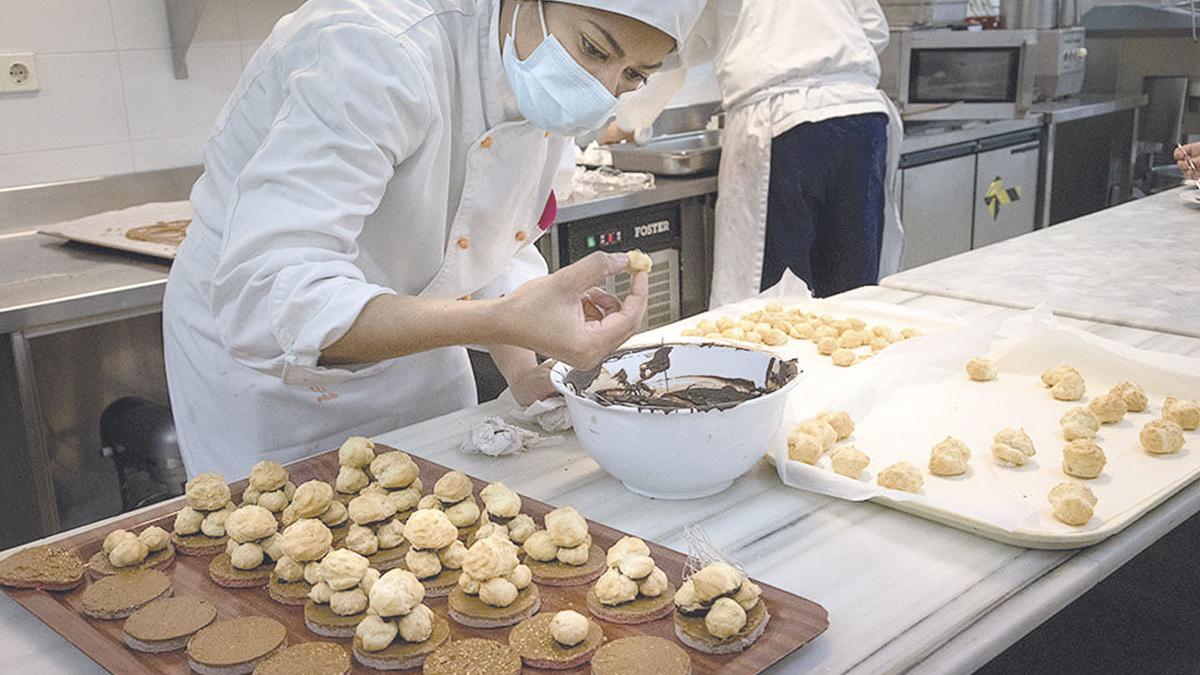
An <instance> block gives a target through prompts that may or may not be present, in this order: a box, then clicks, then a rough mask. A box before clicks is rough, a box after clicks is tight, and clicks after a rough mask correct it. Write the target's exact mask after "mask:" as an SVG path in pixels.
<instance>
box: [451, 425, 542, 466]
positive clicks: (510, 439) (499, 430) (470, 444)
mask: <svg viewBox="0 0 1200 675" xmlns="http://www.w3.org/2000/svg"><path fill="white" fill-rule="evenodd" d="M561 441H562V439H558V438H544V437H543V436H542V435H541V434H539V433H537V432H536V431H529V430H528V429H522V428H521V427H518V426H513V425H511V424H509V423H508V422H505V421H504V419H503V418H500V417H489V418H488V419H486V420H484V421H483V423H482V424H480V425H479V426H477V427H475V428H474V429H472V430H471V433H470V434H469V435H468V436H467V438H466V440H464V441H463V443H462V445H461V446H459V450H461V451H462V452H464V453H467V454H469V455H470V454H480V455H487V456H489V457H506V456H508V455H518V454H521V453H523V452H525V451H526V450H530V449H532V448H536V447H539V446H545V445H553V444H554V443H557V442H561Z"/></svg>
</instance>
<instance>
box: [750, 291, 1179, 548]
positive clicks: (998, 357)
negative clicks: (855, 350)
mask: <svg viewBox="0 0 1200 675" xmlns="http://www.w3.org/2000/svg"><path fill="white" fill-rule="evenodd" d="M976 356H986V357H988V358H991V359H993V360H994V361H995V362H996V364H997V367H998V368H999V371H1000V372H999V377H998V378H997V379H996V380H995V381H992V382H985V383H980V382H973V381H971V380H970V379H969V378H968V377H967V376H966V372H965V370H964V366H965V364H966V362H967V361H968V360H970V359H971V358H974V357H976ZM1061 363H1066V364H1071V365H1074V366H1075V367H1076V368H1078V369H1079V370H1080V371H1081V372H1082V373H1083V375H1084V378H1085V380H1086V382H1087V392H1086V394H1085V396H1084V399H1083V400H1082V401H1080V402H1075V403H1067V402H1062V401H1056V400H1055V399H1054V398H1053V397H1052V396H1051V395H1050V393H1049V390H1048V389H1046V388H1045V387H1043V385H1042V383H1041V380H1040V377H1039V376H1040V374H1041V373H1042V371H1044V370H1045V369H1047V368H1049V367H1051V366H1054V365H1058V364H1061ZM1122 380H1133V381H1135V382H1138V383H1139V384H1141V385H1142V386H1143V387H1144V388H1145V390H1146V393H1147V394H1148V395H1149V397H1150V407H1149V408H1148V410H1147V411H1146V412H1142V413H1130V414H1128V415H1126V418H1125V420H1124V421H1122V422H1121V423H1119V424H1116V425H1106V426H1104V427H1103V428H1102V429H1101V431H1100V433H1099V435H1098V436H1097V438H1096V442H1097V443H1099V444H1100V446H1101V447H1103V448H1104V450H1105V453H1106V455H1107V457H1108V465H1107V466H1106V467H1105V470H1104V473H1103V474H1102V475H1101V476H1100V477H1099V478H1097V479H1095V480H1090V481H1086V483H1087V485H1088V487H1090V488H1091V489H1092V491H1093V492H1095V494H1096V496H1097V497H1098V499H1099V502H1098V504H1097V505H1096V516H1095V517H1094V518H1093V519H1092V520H1091V522H1089V523H1088V524H1087V525H1085V526H1084V527H1082V528H1075V527H1070V526H1068V525H1065V524H1063V523H1060V522H1059V521H1058V520H1056V519H1055V518H1054V516H1053V512H1052V510H1051V508H1050V504H1049V503H1048V502H1047V500H1046V495H1047V493H1049V491H1050V489H1051V488H1052V487H1054V486H1055V485H1057V484H1058V483H1061V482H1064V481H1067V480H1074V479H1071V478H1070V477H1068V476H1066V475H1065V474H1064V473H1063V472H1062V470H1061V462H1062V449H1063V447H1064V446H1065V445H1066V441H1064V440H1063V438H1062V436H1061V431H1060V426H1059V423H1058V420H1059V418H1060V417H1061V416H1062V414H1063V413H1064V412H1066V411H1067V410H1068V409H1069V408H1072V407H1075V406H1078V405H1084V404H1086V403H1087V401H1088V400H1089V399H1090V398H1091V397H1092V396H1096V395H1099V394H1102V393H1105V392H1107V391H1108V390H1109V389H1110V388H1111V387H1112V386H1113V385H1115V384H1117V383H1118V382H1120V381H1122ZM1198 393H1200V360H1196V359H1191V358H1187V357H1181V356H1176V355H1172V354H1162V353H1157V352H1149V351H1144V350H1138V349H1134V348H1131V347H1127V346H1125V345H1121V344H1119V343H1115V342H1112V341H1109V340H1105V339H1103V338H1099V337H1096V336H1094V335H1092V334H1089V333H1086V332H1084V331H1080V330H1078V329H1075V328H1071V327H1069V326H1064V325H1061V324H1060V323H1058V322H1057V321H1056V320H1055V318H1054V317H1053V315H1051V314H1050V313H1049V312H1048V311H1046V310H1044V309H1038V310H1033V311H1030V312H1026V313H1023V314H1021V315H1018V316H1015V317H1011V318H1009V319H1007V320H1004V321H997V322H993V323H991V324H987V325H977V326H972V327H968V328H962V329H958V330H954V331H949V332H944V333H941V334H937V335H930V336H925V337H922V338H919V339H916V340H911V341H908V342H905V343H903V344H900V345H896V346H894V347H893V348H891V349H888V350H886V351H885V352H884V353H883V355H881V356H880V357H879V358H876V359H873V360H872V361H870V362H868V363H865V364H863V365H862V366H860V367H857V368H855V369H854V372H852V373H850V374H848V376H847V377H845V378H842V379H841V380H840V381H838V382H836V383H834V384H831V386H830V387H829V389H828V390H827V391H826V392H825V395H822V396H811V397H800V396H792V397H791V398H790V399H789V401H788V410H787V413H786V416H785V423H784V428H783V429H781V430H780V433H779V435H778V437H777V438H776V439H775V441H774V442H773V447H772V453H773V458H774V460H775V462H776V464H777V465H778V467H779V475H780V478H781V479H782V480H783V481H784V482H785V483H786V484H788V485H791V486H794V487H798V488H801V489H805V490H809V491H812V492H818V493H821V494H825V495H830V496H833V497H838V498H841V499H848V500H855V501H861V500H867V499H873V500H877V501H881V502H882V503H885V504H889V505H892V506H897V507H899V508H902V509H904V510H908V511H911V512H914V513H918V514H919V515H924V516H926V517H930V518H933V519H935V520H939V521H942V522H947V523H949V524H952V525H957V526H959V527H963V528H965V529H969V530H972V531H977V532H981V533H983V534H986V535H988V536H993V537H994V538H997V539H1001V540H1004V541H1009V542H1010V543H1017V544H1023V545H1029V546H1037V547H1044V548H1060V547H1062V548H1065V547H1070V546H1078V545H1087V544H1090V543H1095V542H1096V541H1099V540H1102V539H1103V538H1105V537H1107V536H1110V535H1111V534H1113V533H1115V532H1117V531H1119V530H1120V529H1121V528H1123V527H1124V526H1125V525H1127V524H1128V523H1129V522H1132V521H1133V520H1134V519H1136V518H1137V517H1138V516H1140V515H1142V514H1143V513H1145V511H1146V510H1148V509H1149V508H1151V507H1153V506H1154V505H1156V504H1157V503H1159V502H1160V501H1162V500H1163V499H1165V498H1166V497H1168V496H1170V494H1172V493H1173V492H1175V491H1176V490H1178V489H1179V488H1181V487H1183V486H1184V485H1186V484H1187V483H1189V482H1191V480H1193V479H1194V478H1195V477H1196V476H1197V475H1200V434H1197V433H1194V432H1188V433H1186V436H1187V440H1188V446H1185V448H1184V450H1183V452H1181V453H1180V454H1178V455H1172V456H1161V457H1159V456H1151V455H1148V454H1147V453H1145V452H1144V451H1143V450H1142V449H1141V448H1140V446H1139V444H1138V432H1139V431H1140V430H1141V427H1142V426H1143V425H1144V424H1145V423H1146V422H1148V421H1150V420H1151V419H1155V418H1157V417H1160V416H1161V413H1162V402H1163V399H1164V397H1165V396H1167V395H1169V394H1170V395H1174V396H1176V397H1184V398H1193V397H1195V396H1196V395H1197V394H1198ZM825 408H831V409H836V410H845V411H846V412H848V413H850V415H851V416H852V417H853V418H854V420H855V422H856V424H857V428H856V430H855V432H854V435H853V436H852V437H851V438H850V439H848V440H847V441H846V442H847V443H853V444H854V445H856V446H858V448H859V449H860V450H862V451H863V452H865V453H867V455H868V456H870V458H871V465H870V467H868V469H867V471H865V472H864V475H863V476H862V477H861V478H860V479H859V480H851V479H849V478H845V477H843V476H839V475H837V474H835V473H833V472H832V471H831V470H830V469H829V457H828V455H826V456H825V457H823V458H822V459H821V460H820V461H819V462H818V464H817V465H816V466H808V465H805V464H802V463H799V462H793V461H791V460H788V459H787V448H786V434H787V431H788V430H789V429H791V428H793V426H794V425H795V424H797V423H798V422H800V421H801V420H803V419H806V418H808V417H811V416H813V415H815V414H816V413H817V412H819V411H820V410H822V409H825ZM1007 427H1019V428H1024V429H1025V431H1026V432H1027V433H1028V434H1029V436H1030V437H1031V438H1032V439H1033V441H1034V444H1035V447H1036V448H1037V451H1038V454H1037V456H1036V457H1034V458H1033V460H1032V461H1031V462H1030V463H1029V464H1028V465H1027V466H1025V467H1021V468H1018V469H1014V468H1008V467H1003V466H1000V465H999V464H997V463H996V462H995V461H994V460H993V459H992V456H991V445H992V436H993V435H994V434H995V433H996V432H997V431H1000V430H1001V429H1004V428H1007ZM946 436H954V437H956V438H959V439H961V440H962V441H964V442H965V443H966V444H967V445H968V447H970V448H971V450H972V459H971V468H970V470H969V471H968V473H967V474H966V475H964V476H961V477H955V478H942V477H937V476H933V475H931V474H929V473H928V471H927V464H928V461H929V452H930V449H931V448H932V447H933V445H934V444H935V443H937V442H938V441H940V440H941V439H943V438H945V437H946ZM902 460H906V461H909V462H911V463H912V464H914V465H916V466H917V467H919V468H921V469H922V472H923V473H924V478H925V488H924V490H923V492H922V493H921V494H918V495H911V494H908V493H903V492H898V491H894V490H887V489H884V488H881V487H879V486H878V485H877V484H876V483H875V476H876V472H877V471H879V470H882V469H883V468H886V467H887V466H889V465H891V464H893V463H895V462H898V461H902Z"/></svg>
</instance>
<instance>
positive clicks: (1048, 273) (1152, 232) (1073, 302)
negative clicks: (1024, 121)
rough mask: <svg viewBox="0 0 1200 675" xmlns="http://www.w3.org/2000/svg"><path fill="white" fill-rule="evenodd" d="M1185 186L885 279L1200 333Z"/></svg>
mask: <svg viewBox="0 0 1200 675" xmlns="http://www.w3.org/2000/svg"><path fill="white" fill-rule="evenodd" d="M1182 189H1185V188H1181V190H1182ZM1188 189H1194V188H1188ZM1179 194H1180V190H1171V191H1168V192H1164V193H1161V194H1157V195H1154V196H1152V197H1147V198H1145V199H1140V200H1137V201H1133V202H1129V203H1126V204H1123V205H1121V206H1118V207H1116V208H1112V209H1108V210H1106V211H1100V212H1097V213H1093V214H1091V215H1089V216H1084V217H1083V218H1079V219H1076V220H1072V221H1070V222H1066V223H1062V224H1060V225H1055V226H1053V227H1050V228H1047V229H1044V230H1039V231H1037V232H1034V233H1032V234H1028V235H1024V236H1021V237H1017V238H1015V239H1009V240H1008V241H1003V242H1000V243H997V244H992V245H991V246H986V247H984V248H981V249H977V250H974V251H969V252H967V253H963V254H960V255H956V256H953V257H951V258H946V259H944V260H939V261H937V262H934V263H930V264H928V265H925V266H923V267H918V268H916V269H911V270H908V271H905V272H901V273H899V274H896V275H893V276H890V277H888V278H886V279H884V280H883V281H882V285H883V286H886V287H889V288H897V289H902V290H908V291H915V292H919V293H931V294H936V295H944V296H947V297H953V298H960V299H964V300H974V301H978V302H987V303H993V304H998V305H1004V306H1007V307H1019V308H1026V309H1027V308H1030V307H1035V306H1037V305H1039V304H1042V303H1046V304H1048V305H1049V306H1050V307H1051V308H1052V309H1053V310H1054V311H1055V312H1056V313H1058V314H1060V315H1063V316H1070V317H1074V318H1079V319H1086V320H1094V321H1102V322H1106V323H1113V324H1117V325H1122V326H1130V327H1134V328H1144V329H1148V330H1155V331H1161V332H1165V333H1175V334H1178V335H1188V336H1192V337H1200V291H1198V289H1200V209H1198V208H1196V207H1194V206H1189V205H1187V204H1184V203H1183V202H1182V201H1181V200H1180V199H1179Z"/></svg>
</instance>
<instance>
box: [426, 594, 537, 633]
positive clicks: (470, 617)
mask: <svg viewBox="0 0 1200 675" xmlns="http://www.w3.org/2000/svg"><path fill="white" fill-rule="evenodd" d="M448 605H449V611H448V612H447V613H448V614H449V615H450V618H451V619H453V620H454V622H455V623H458V624H461V625H463V626H468V627H470V628H504V627H505V626H513V625H516V624H518V623H521V622H522V621H524V620H525V619H528V618H529V617H531V616H533V615H534V614H537V612H538V610H539V609H541V607H542V597H541V593H539V592H538V588H537V586H535V585H533V584H530V585H529V586H526V587H525V588H524V589H523V590H521V591H520V592H518V593H517V598H516V599H515V600H513V601H512V604H511V605H509V606H508V607H492V606H491V605H488V604H486V603H484V602H483V601H482V600H480V599H479V598H478V597H476V596H472V595H467V594H466V593H463V592H462V589H460V588H455V589H454V590H453V591H451V592H450V597H449V598H448Z"/></svg>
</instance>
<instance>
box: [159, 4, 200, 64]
mask: <svg viewBox="0 0 1200 675" xmlns="http://www.w3.org/2000/svg"><path fill="white" fill-rule="evenodd" d="M163 1H164V2H165V3H166V6H167V31H168V32H169V34H170V36H171V60H172V61H173V62H174V65H175V79H177V80H186V79H187V77H188V67H187V53H188V48H189V47H191V46H192V38H193V37H194V36H195V35H196V27H197V26H199V25H200V16H201V15H202V14H204V6H205V5H206V4H208V0H163Z"/></svg>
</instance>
